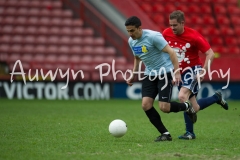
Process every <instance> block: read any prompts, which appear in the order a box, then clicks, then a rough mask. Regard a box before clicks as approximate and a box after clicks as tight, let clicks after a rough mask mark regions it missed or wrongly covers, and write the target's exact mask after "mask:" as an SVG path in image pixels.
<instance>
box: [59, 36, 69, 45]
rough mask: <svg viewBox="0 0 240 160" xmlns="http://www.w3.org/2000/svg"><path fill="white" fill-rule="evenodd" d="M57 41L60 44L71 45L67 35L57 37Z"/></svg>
mask: <svg viewBox="0 0 240 160" xmlns="http://www.w3.org/2000/svg"><path fill="white" fill-rule="evenodd" d="M59 43H60V44H61V45H71V38H70V37H69V36H62V37H61V38H60V39H59Z"/></svg>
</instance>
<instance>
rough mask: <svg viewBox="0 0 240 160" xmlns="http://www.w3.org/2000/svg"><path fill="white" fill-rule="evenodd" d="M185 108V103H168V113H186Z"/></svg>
mask: <svg viewBox="0 0 240 160" xmlns="http://www.w3.org/2000/svg"><path fill="white" fill-rule="evenodd" d="M186 109H187V106H186V104H185V103H178V102H170V112H180V111H186Z"/></svg>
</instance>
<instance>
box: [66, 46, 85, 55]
mask: <svg viewBox="0 0 240 160" xmlns="http://www.w3.org/2000/svg"><path fill="white" fill-rule="evenodd" d="M69 53H70V54H78V55H81V54H83V52H82V47H80V46H79V45H76V46H72V47H71V48H70V52H69Z"/></svg>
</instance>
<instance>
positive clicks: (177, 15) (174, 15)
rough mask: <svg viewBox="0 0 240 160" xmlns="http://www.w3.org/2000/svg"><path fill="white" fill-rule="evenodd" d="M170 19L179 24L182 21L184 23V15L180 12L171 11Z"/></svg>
mask: <svg viewBox="0 0 240 160" xmlns="http://www.w3.org/2000/svg"><path fill="white" fill-rule="evenodd" d="M169 18H170V19H176V20H177V22H178V23H181V22H182V21H185V17H184V13H183V12H182V11H180V10H177V11H173V12H172V13H171V14H170V16H169Z"/></svg>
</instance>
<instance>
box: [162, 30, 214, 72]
mask: <svg viewBox="0 0 240 160" xmlns="http://www.w3.org/2000/svg"><path fill="white" fill-rule="evenodd" d="M163 37H164V38H165V39H166V41H167V42H168V44H169V46H171V47H172V48H173V50H174V51H175V52H176V54H177V57H178V62H179V67H180V68H182V70H183V69H184V68H186V67H193V66H196V65H201V66H202V62H201V60H200V57H199V55H198V53H199V51H201V52H202V53H205V52H206V51H207V50H209V49H210V45H209V43H208V42H207V41H206V40H205V39H204V38H203V36H202V35H201V34H200V33H198V32H197V31H196V30H194V29H191V28H188V27H184V32H183V33H182V34H180V35H175V34H173V31H172V29H171V28H167V29H165V30H164V31H163Z"/></svg>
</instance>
